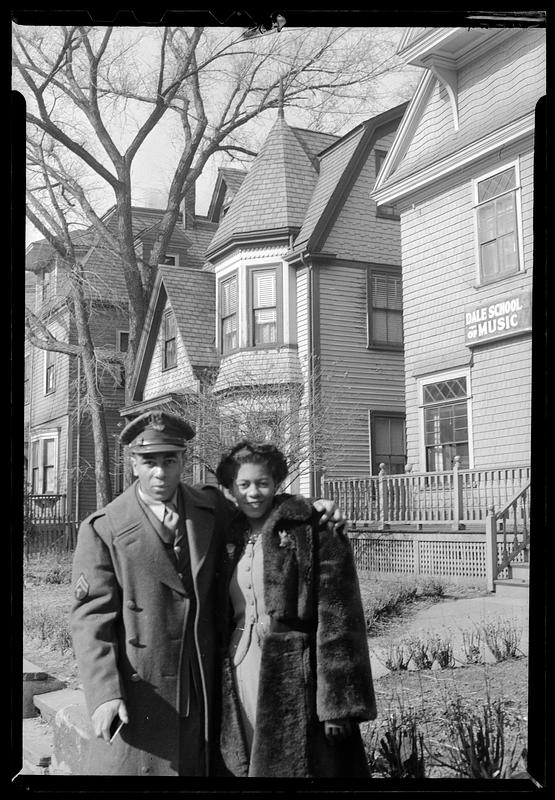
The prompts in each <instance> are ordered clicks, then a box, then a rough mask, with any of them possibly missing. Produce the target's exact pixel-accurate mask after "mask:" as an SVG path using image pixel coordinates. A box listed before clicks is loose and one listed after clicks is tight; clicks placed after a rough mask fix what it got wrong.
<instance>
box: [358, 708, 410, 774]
mask: <svg viewBox="0 0 555 800" xmlns="http://www.w3.org/2000/svg"><path fill="white" fill-rule="evenodd" d="M366 749H367V756H368V764H369V767H370V771H371V773H372V774H374V775H376V774H377V775H378V776H381V777H384V778H424V777H425V764H424V736H423V734H422V733H421V731H420V730H419V724H418V719H417V717H416V715H415V714H414V713H413V712H412V710H410V709H409V710H408V711H407V712H402V713H401V714H400V715H398V714H397V712H396V711H393V712H392V713H390V714H389V716H388V717H387V719H386V720H385V724H383V725H382V726H381V728H375V729H374V730H373V731H372V734H371V737H370V741H369V742H367V747H366Z"/></svg>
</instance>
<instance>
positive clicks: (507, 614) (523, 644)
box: [368, 591, 528, 678]
mask: <svg viewBox="0 0 555 800" xmlns="http://www.w3.org/2000/svg"><path fill="white" fill-rule="evenodd" d="M497 623H505V624H506V625H509V626H510V627H511V629H512V630H514V631H515V632H518V633H519V635H520V641H519V644H518V647H519V649H520V650H521V651H522V652H523V653H525V654H528V593H527V592H526V591H523V593H522V596H516V597H513V596H511V597H508V596H503V595H498V594H495V593H492V594H484V595H481V596H479V597H470V598H461V599H455V600H451V599H448V600H440V601H438V602H437V603H434V604H433V605H430V606H428V607H427V608H423V609H421V610H420V611H416V612H415V613H414V615H411V617H410V619H408V620H407V622H406V624H404V625H403V624H401V625H400V626H398V627H397V626H395V628H394V629H392V631H391V632H390V633H389V634H385V635H383V636H376V637H371V638H370V639H369V640H368V643H369V647H370V662H371V665H372V674H373V676H374V678H380V677H382V676H383V675H387V674H388V673H389V670H388V669H387V667H386V666H385V663H384V662H385V660H386V658H387V655H388V648H390V647H391V644H392V643H398V642H400V641H401V640H402V639H407V638H409V637H411V638H412V637H415V638H420V639H425V637H426V635H427V634H439V635H441V636H445V637H446V638H449V639H450V640H451V642H452V644H453V655H454V658H455V660H456V661H458V662H462V663H465V661H466V659H465V652H464V648H463V634H464V633H466V634H469V633H471V632H473V631H476V630H478V629H480V627H481V626H483V625H484V624H497ZM484 659H485V660H486V661H494V658H493V655H492V654H491V653H490V652H489V649H488V648H487V647H486V648H485V651H484Z"/></svg>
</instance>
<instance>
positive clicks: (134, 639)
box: [127, 636, 139, 645]
mask: <svg viewBox="0 0 555 800" xmlns="http://www.w3.org/2000/svg"><path fill="white" fill-rule="evenodd" d="M127 641H128V642H129V644H133V645H137V644H139V640H138V639H137V637H136V636H132V637H131V638H130V639H128V640H127Z"/></svg>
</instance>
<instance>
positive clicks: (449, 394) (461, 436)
mask: <svg viewBox="0 0 555 800" xmlns="http://www.w3.org/2000/svg"><path fill="white" fill-rule="evenodd" d="M422 404H423V410H424V447H425V451H426V470H427V471H428V472H441V471H444V470H451V469H453V463H454V458H455V456H460V466H461V467H462V468H468V466H469V441H468V429H469V426H468V387H467V379H466V377H464V376H461V377H457V378H451V379H449V380H441V381H437V382H436V383H424V385H423V387H422Z"/></svg>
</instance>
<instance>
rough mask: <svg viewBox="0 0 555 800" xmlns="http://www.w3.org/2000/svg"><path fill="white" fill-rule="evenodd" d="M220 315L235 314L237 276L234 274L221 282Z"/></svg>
mask: <svg viewBox="0 0 555 800" xmlns="http://www.w3.org/2000/svg"><path fill="white" fill-rule="evenodd" d="M221 300H222V317H227V316H229V315H230V314H235V312H236V311H237V277H236V276H234V277H233V278H230V279H229V280H227V281H224V282H223V283H222V295H221Z"/></svg>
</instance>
